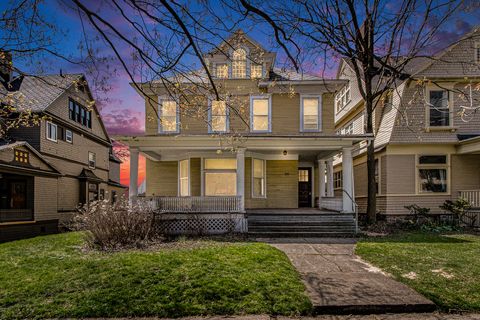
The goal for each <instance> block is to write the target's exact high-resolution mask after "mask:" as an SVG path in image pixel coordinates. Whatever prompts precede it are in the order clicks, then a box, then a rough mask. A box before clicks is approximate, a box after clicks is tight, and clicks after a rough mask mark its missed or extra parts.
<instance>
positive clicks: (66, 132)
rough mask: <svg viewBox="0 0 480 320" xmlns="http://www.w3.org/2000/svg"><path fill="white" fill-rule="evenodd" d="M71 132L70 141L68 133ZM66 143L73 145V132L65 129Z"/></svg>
mask: <svg viewBox="0 0 480 320" xmlns="http://www.w3.org/2000/svg"><path fill="white" fill-rule="evenodd" d="M69 132H70V140H69V139H68V133H69ZM65 141H66V142H68V143H73V131H72V130H70V129H65Z"/></svg>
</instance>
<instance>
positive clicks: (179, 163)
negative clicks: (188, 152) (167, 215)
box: [177, 158, 192, 197]
mask: <svg viewBox="0 0 480 320" xmlns="http://www.w3.org/2000/svg"><path fill="white" fill-rule="evenodd" d="M183 161H187V177H186V179H187V195H186V196H182V192H181V190H182V189H181V187H182V184H181V181H182V176H181V168H180V165H181V162H183ZM191 195H192V194H191V186H190V158H187V159H181V160H178V190H177V196H178V197H190V196H191Z"/></svg>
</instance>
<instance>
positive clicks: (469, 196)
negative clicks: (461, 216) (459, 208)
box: [459, 189, 480, 208]
mask: <svg viewBox="0 0 480 320" xmlns="http://www.w3.org/2000/svg"><path fill="white" fill-rule="evenodd" d="M459 196H460V198H463V199H465V200H467V201H468V202H470V204H471V205H472V207H474V208H480V189H479V190H461V191H460V192H459Z"/></svg>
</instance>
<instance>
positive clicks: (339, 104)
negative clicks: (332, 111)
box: [335, 85, 350, 112]
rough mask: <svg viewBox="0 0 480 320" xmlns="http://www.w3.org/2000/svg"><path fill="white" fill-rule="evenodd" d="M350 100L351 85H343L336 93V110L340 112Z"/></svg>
mask: <svg viewBox="0 0 480 320" xmlns="http://www.w3.org/2000/svg"><path fill="white" fill-rule="evenodd" d="M349 102H350V85H347V86H345V87H343V88H342V89H341V90H340V91H339V92H338V93H337V94H336V95H335V105H336V110H337V112H339V111H340V110H342V109H343V108H344V107H345V106H346V105H347V104H348V103H349Z"/></svg>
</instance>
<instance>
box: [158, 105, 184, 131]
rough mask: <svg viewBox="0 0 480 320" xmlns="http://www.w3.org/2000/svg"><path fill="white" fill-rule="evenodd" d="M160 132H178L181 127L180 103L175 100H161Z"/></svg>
mask: <svg viewBox="0 0 480 320" xmlns="http://www.w3.org/2000/svg"><path fill="white" fill-rule="evenodd" d="M159 118H160V119H159V122H158V131H159V133H176V132H178V129H179V123H178V104H177V102H176V101H173V100H161V101H160V106H159Z"/></svg>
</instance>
